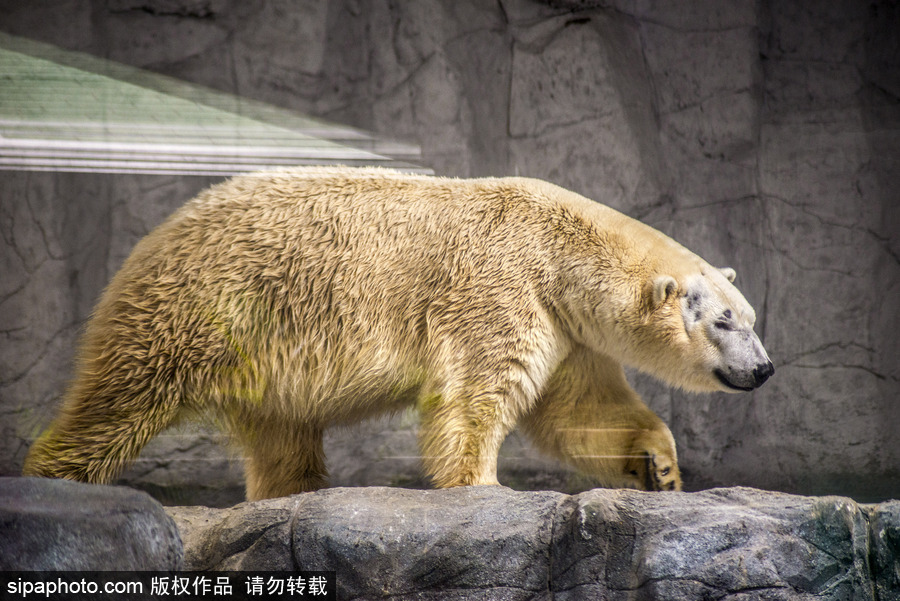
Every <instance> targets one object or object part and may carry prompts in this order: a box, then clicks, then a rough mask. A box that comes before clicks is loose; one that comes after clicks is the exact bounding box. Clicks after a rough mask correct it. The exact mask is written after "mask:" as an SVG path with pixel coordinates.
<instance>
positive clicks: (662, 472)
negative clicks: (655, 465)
mask: <svg viewBox="0 0 900 601" xmlns="http://www.w3.org/2000/svg"><path fill="white" fill-rule="evenodd" d="M670 471H671V470H670V469H669V468H667V467H664V468H663V469H661V470H659V475H660V476H668V475H669V472H670Z"/></svg>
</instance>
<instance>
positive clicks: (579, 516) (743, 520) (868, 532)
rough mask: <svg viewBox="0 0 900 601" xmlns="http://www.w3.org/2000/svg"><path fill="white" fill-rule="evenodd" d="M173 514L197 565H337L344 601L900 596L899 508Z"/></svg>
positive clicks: (305, 509) (424, 505)
mask: <svg viewBox="0 0 900 601" xmlns="http://www.w3.org/2000/svg"><path fill="white" fill-rule="evenodd" d="M167 511H168V512H169V514H170V515H171V516H172V518H173V519H174V520H175V522H176V524H177V525H178V528H179V530H180V531H181V535H182V538H183V540H184V545H185V567H186V569H189V570H238V569H240V570H276V569H277V570H287V569H301V570H334V571H335V572H336V574H337V586H338V591H337V593H338V598H341V599H373V598H384V597H388V596H390V597H391V598H393V599H436V598H441V599H457V598H459V599H534V598H548V599H549V598H553V599H566V600H573V601H574V600H577V599H610V600H618V599H673V600H675V599H679V600H680V599H685V600H688V599H690V600H696V599H727V600H735V601H737V600H741V601H745V600H751V599H810V600H812V599H854V600H866V599H871V600H873V601H874V600H875V599H878V600H879V601H884V600H886V599H900V564H898V550H900V536H898V535H900V502H896V501H893V502H889V503H884V504H881V505H870V506H861V505H858V504H856V503H855V502H854V501H852V500H850V499H847V498H843V497H800V496H793V495H787V494H781V493H770V492H763V491H759V490H754V489H748V488H729V489H715V490H710V491H705V492H701V493H641V492H634V491H622V490H594V491H589V492H585V493H582V494H579V495H565V494H561V493H555V492H517V491H513V490H511V489H508V488H503V487H471V488H457V489H449V490H405V489H394V488H355V489H354V488H333V489H327V490H323V491H319V492H316V493H308V494H303V495H296V496H293V497H288V498H283V499H273V500H268V501H260V502H256V503H244V504H240V505H237V506H235V507H232V508H230V509H207V508H202V507H169V508H167ZM876 591H877V597H876Z"/></svg>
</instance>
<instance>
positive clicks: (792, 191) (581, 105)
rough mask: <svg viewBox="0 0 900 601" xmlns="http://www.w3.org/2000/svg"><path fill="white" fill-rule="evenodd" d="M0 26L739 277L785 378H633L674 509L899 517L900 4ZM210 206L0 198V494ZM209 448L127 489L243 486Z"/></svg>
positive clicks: (157, 451)
mask: <svg viewBox="0 0 900 601" xmlns="http://www.w3.org/2000/svg"><path fill="white" fill-rule="evenodd" d="M0 29H3V30H5V31H7V32H10V33H14V34H18V35H25V36H29V37H33V38H37V39H40V40H42V41H48V42H52V43H55V44H58V45H60V46H63V47H66V48H71V49H77V50H83V51H89V52H91V53H93V54H96V55H99V56H103V57H107V58H111V59H114V60H118V61H122V62H125V63H128V64H132V65H136V66H141V67H146V68H149V69H153V70H156V71H160V72H163V73H166V74H169V75H174V76H177V77H180V78H183V79H186V80H188V81H193V82H197V83H202V84H205V85H210V86H213V87H217V88H219V89H223V90H225V91H228V92H235V93H238V94H242V95H246V96H249V97H253V98H257V99H260V100H264V101H268V102H271V103H274V104H278V105H281V106H285V107H289V108H295V109H297V110H300V111H304V112H308V113H310V114H315V115H321V116H324V117H327V118H329V119H332V120H336V121H340V122H346V123H348V124H351V125H355V126H359V127H363V128H367V129H371V130H375V131H379V132H382V133H385V134H389V135H391V136H396V137H405V138H408V139H410V140H411V141H413V142H416V143H418V144H420V145H421V146H422V148H423V151H424V154H425V157H426V163H427V164H428V165H429V166H431V167H433V168H434V169H435V170H436V171H437V172H438V173H440V174H446V175H459V176H470V175H484V174H491V175H506V174H520V175H528V176H534V177H540V178H545V179H549V180H551V181H553V182H555V183H558V184H561V185H563V186H566V187H569V188H571V189H574V190H576V191H578V192H580V193H583V194H585V195H587V196H589V197H591V198H594V199H596V200H598V201H601V202H604V203H606V204H609V205H612V206H614V207H616V208H618V209H621V210H623V211H625V212H626V213H628V214H630V215H632V216H634V217H637V218H640V219H642V220H644V221H646V222H647V223H649V224H651V225H653V226H655V227H657V228H659V229H660V230H662V231H664V232H666V233H667V234H669V235H672V236H673V237H675V238H676V239H678V240H679V241H681V242H683V243H684V244H685V245H687V246H688V247H690V248H692V249H693V250H695V251H697V252H698V253H699V254H701V255H703V256H705V257H706V258H708V259H709V260H710V261H712V262H714V263H717V264H723V265H724V264H728V265H731V266H733V267H735V268H736V269H737V271H738V282H737V283H738V284H739V286H740V287H741V289H742V290H743V291H744V292H745V295H746V296H747V298H748V299H749V300H750V301H751V303H752V304H754V306H755V307H756V308H757V311H758V313H759V322H758V331H759V332H760V334H761V335H762V337H763V339H764V342H765V344H766V347H767V348H768V349H769V351H770V354H771V355H772V357H773V360H774V361H775V363H776V366H777V368H778V372H777V374H776V376H775V377H774V378H773V379H772V380H771V381H770V382H769V383H767V384H766V386H765V387H763V388H762V389H761V390H760V391H758V392H755V393H753V394H749V395H739V396H731V395H705V396H694V395H687V394H684V393H681V392H678V391H672V390H670V389H668V388H666V387H665V386H662V385H660V384H657V383H655V382H653V381H651V380H650V379H648V378H646V377H644V376H641V375H639V374H636V375H634V378H633V379H634V381H635V384H636V387H637V388H638V390H639V392H641V393H642V394H643V395H644V396H645V398H646V399H647V400H648V402H649V403H650V404H651V406H652V407H653V408H654V409H655V410H657V412H659V413H660V414H661V415H662V416H663V417H664V418H665V419H666V420H667V421H668V423H669V424H670V425H671V427H672V430H673V433H674V435H675V437H676V440H677V442H678V445H679V454H680V459H681V463H682V466H683V470H684V473H685V481H686V483H687V485H688V486H689V487H690V488H694V489H697V488H702V487H706V486H711V485H732V484H742V485H753V486H759V487H764V488H772V489H777V490H782V491H788V492H800V493H805V494H825V493H839V494H845V495H851V496H855V497H856V498H859V499H864V500H868V499H884V498H889V497H898V496H900V468H898V467H897V466H898V465H900V436H898V435H897V433H898V430H900V426H898V424H900V336H898V334H900V327H898V326H900V323H898V320H900V315H898V314H900V311H898V308H900V196H898V194H900V193H898V190H900V100H898V99H900V58H898V48H900V44H898V35H897V31H900V10H898V9H897V6H896V3H894V2H890V1H888V0H876V1H874V2H868V3H860V2H855V1H853V0H843V1H839V2H827V3H822V2H815V1H813V0H808V1H803V0H787V1H784V2H768V1H763V2H760V1H750V0H741V1H737V2H729V3H727V4H723V3H720V2H717V1H715V0H683V1H678V2H637V3H635V2H618V1H615V0H607V1H603V2H548V3H542V2H536V1H533V0H501V1H499V2H482V1H478V0H461V1H459V0H455V1H449V0H447V1H441V0H423V1H421V2H419V1H417V2H409V3H389V2H383V1H378V2H357V1H355V0H338V1H330V2H326V1H325V0H304V1H302V2H295V1H293V0H292V1H290V2H288V1H281V0H279V1H275V0H273V1H269V2H240V1H237V0H213V1H212V2H193V1H191V0H175V1H172V0H115V1H114V2H101V1H100V0H95V1H94V2H92V3H86V2H68V1H64V0H58V1H54V2H45V3H40V4H34V3H24V4H23V3H19V2H12V1H8V0H3V1H2V2H0ZM204 183H205V182H201V181H199V180H193V179H187V180H181V181H175V180H173V179H171V178H149V177H148V178H134V177H127V178H116V179H115V181H114V182H110V181H108V180H102V181H101V180H99V179H98V180H94V179H90V178H87V177H86V176H74V175H73V176H69V175H41V176H38V175H23V174H3V175H2V176H0V184H2V186H3V190H4V201H3V203H2V204H0V215H2V222H0V227H2V232H3V240H2V243H0V244H2V245H3V250H2V251H0V260H2V265H3V273H4V277H3V278H0V286H2V290H0V303H2V304H0V335H2V338H0V340H2V341H3V342H2V345H0V353H2V355H0V357H2V359H0V370H2V372H0V412H2V418H0V429H2V437H0V441H2V442H0V469H2V472H3V473H7V474H11V473H16V472H17V471H18V469H19V467H20V465H21V460H22V458H23V456H24V449H25V447H26V445H27V442H28V439H29V438H30V437H31V436H32V435H33V434H34V433H35V432H37V431H39V429H40V428H41V427H43V425H45V424H46V423H47V422H48V420H49V418H50V415H51V413H52V407H53V406H54V403H55V402H56V401H57V400H58V398H59V394H60V389H61V386H62V384H63V382H64V380H65V378H66V377H67V372H68V369H69V365H70V357H71V353H72V349H73V341H74V338H75V335H76V333H77V330H78V327H79V323H80V322H81V320H83V319H84V318H85V317H86V316H87V314H88V311H89V307H90V306H91V304H92V303H93V300H94V299H95V298H96V295H97V294H98V293H99V290H100V288H101V286H102V285H103V283H104V282H105V281H106V280H107V279H108V277H109V275H110V274H111V272H112V271H113V270H114V269H115V267H116V266H117V265H118V264H119V262H120V261H121V259H122V257H123V256H124V254H125V253H126V252H127V249H128V248H129V247H130V245H131V244H133V242H134V240H136V239H137V238H138V237H139V236H140V235H142V234H143V233H145V232H146V231H147V229H149V228H150V227H152V226H153V225H154V224H155V223H157V222H158V221H159V220H160V219H162V217H163V216H164V215H165V214H167V213H168V212H169V211H170V210H171V209H172V208H173V207H175V206H177V205H178V204H180V203H181V202H182V201H184V200H185V199H187V198H188V197H189V196H190V195H191V194H192V193H193V192H194V191H195V190H196V189H198V188H199V187H201V184H204ZM7 274H9V275H7ZM413 428H414V420H413V419H412V418H411V417H410V416H401V418H399V419H396V420H393V421H391V420H386V421H385V420H382V421H378V422H375V423H374V424H371V425H369V426H366V427H363V428H361V429H355V430H351V431H349V432H337V433H334V434H333V435H332V436H331V438H330V440H329V443H328V444H329V454H330V455H331V457H332V461H331V465H332V471H333V473H334V476H335V478H334V479H335V482H336V483H338V484H410V483H412V484H421V481H420V480H419V479H418V476H417V464H416V462H415V461H414V460H413V459H410V457H412V456H414V455H415V447H414V444H413V440H414V436H412V434H411V431H412V429H413ZM197 440H198V439H197V438H196V437H194V436H183V435H176V436H174V437H172V438H170V439H167V440H163V441H161V442H158V443H156V445H157V446H156V447H154V448H151V449H150V450H149V451H148V453H147V454H145V462H144V463H142V464H139V465H138V466H136V468H135V470H134V471H133V472H132V473H131V475H130V476H129V477H130V478H132V480H130V481H142V482H144V483H145V485H146V486H147V487H149V488H153V487H157V488H166V487H168V488H170V489H171V488H172V487H174V488H175V489H177V487H178V483H179V482H182V481H183V476H181V475H179V473H178V472H177V471H174V470H173V469H172V467H171V466H172V465H175V464H177V463H178V462H179V461H182V462H183V463H184V462H186V464H191V461H192V460H191V457H195V458H200V457H202V458H205V459H209V461H208V462H207V463H209V464H210V465H211V466H212V469H211V470H209V472H208V473H210V474H212V476H211V477H212V479H213V480H215V478H216V476H215V474H221V473H227V474H231V475H230V476H228V478H227V479H228V480H229V482H235V481H236V479H237V477H238V476H237V469H236V468H235V464H234V462H233V461H230V460H229V455H228V454H227V453H226V452H224V451H217V452H215V453H213V452H209V451H208V449H209V448H216V447H215V446H214V445H212V443H209V444H208V443H207V440H208V439H200V442H197ZM357 450H358V451H357ZM503 455H504V457H503V459H502V460H501V472H502V473H501V480H502V481H505V482H507V483H510V484H513V485H515V486H518V487H525V488H527V487H533V488H547V487H553V488H557V489H564V490H569V489H573V488H579V487H581V486H582V483H581V482H580V481H579V480H577V478H575V477H574V476H572V475H570V474H569V473H568V472H566V471H564V470H561V469H560V468H558V467H557V466H555V465H554V464H552V463H550V462H546V461H543V460H541V459H540V458H538V457H537V456H536V454H535V453H534V451H533V450H532V449H531V448H530V447H529V446H528V445H527V443H526V442H524V441H522V439H521V438H520V437H519V436H518V435H514V436H513V437H512V440H511V441H509V443H508V444H507V445H506V446H505V447H504V452H503ZM154 457H159V460H158V461H157V460H156V459H154ZM367 467H372V468H373V469H367ZM223 470H227V471H225V472H223ZM185 494H187V493H185ZM206 502H208V501H206Z"/></svg>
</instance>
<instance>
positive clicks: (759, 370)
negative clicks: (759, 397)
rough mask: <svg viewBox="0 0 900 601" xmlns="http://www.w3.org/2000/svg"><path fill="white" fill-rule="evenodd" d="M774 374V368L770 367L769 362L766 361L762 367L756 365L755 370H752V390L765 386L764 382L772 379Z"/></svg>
mask: <svg viewBox="0 0 900 601" xmlns="http://www.w3.org/2000/svg"><path fill="white" fill-rule="evenodd" d="M774 373H775V366H774V365H772V362H771V361H766V363H764V364H762V365H757V366H756V369H754V370H753V381H754V384H755V385H754V388H759V387H760V386H762V385H763V384H765V383H766V380H768V379H769V378H770V377H772V374H774Z"/></svg>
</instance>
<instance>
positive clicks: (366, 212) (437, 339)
mask: <svg viewBox="0 0 900 601" xmlns="http://www.w3.org/2000/svg"><path fill="white" fill-rule="evenodd" d="M733 279H734V272H733V271H732V270H729V269H724V270H720V269H716V268H713V267H712V266H710V265H709V264H708V263H706V262H705V261H704V260H702V259H701V258H699V257H698V256H696V255H695V254H693V253H691V252H690V251H688V250H687V249H685V248H684V247H682V246H680V245H678V244H677V243H675V242H674V241H673V240H671V239H670V238H668V237H666V236H665V235H663V234H662V233H660V232H659V231H657V230H655V229H653V228H651V227H649V226H646V225H644V224H642V223H640V222H638V221H635V220H633V219H631V218H629V217H627V216H625V215H623V214H621V213H619V212H616V211H614V210H612V209H610V208H608V207H605V206H603V205H601V204H598V203H595V202H592V201H590V200H588V199H586V198H584V197H582V196H579V195H577V194H575V193H573V192H570V191H567V190H565V189H562V188H559V187H557V186H554V185H552V184H549V183H546V182H543V181H539V180H533V179H525V178H497V179H494V178H485V179H472V180H465V179H448V178H440V177H431V176H422V175H412V174H402V173H398V172H394V171H390V170H384V169H373V168H368V169H353V168H295V169H287V170H276V171H270V172H264V173H257V174H252V175H245V176H239V177H236V178H233V179H231V180H229V181H226V182H224V183H221V184H219V185H216V186H213V187H212V188H210V189H208V190H206V191H205V192H202V193H201V194H200V195H199V196H198V197H196V198H195V199H194V200H192V201H191V202H189V203H188V204H186V205H185V206H184V207H182V208H181V209H180V210H178V211H176V212H175V213H174V214H173V215H172V216H171V217H170V218H169V219H168V220H166V221H165V222H164V223H163V224H162V225H160V226H159V227H157V228H156V229H155V230H153V231H152V232H151V233H149V234H148V235H147V236H146V237H145V238H144V239H143V240H141V241H140V242H139V243H138V244H137V246H136V247H135V249H134V250H133V252H132V253H131V255H130V256H129V258H128V259H127V260H126V261H125V263H124V265H123V266H122V268H121V270H120V271H119V272H118V273H117V274H116V276H115V277H114V278H113V279H112V281H111V283H110V284H109V286H108V288H107V289H106V290H105V292H104V293H103V295H102V297H101V299H100V301H99V303H98V305H97V307H96V309H95V312H94V315H93V316H92V318H91V319H90V321H89V322H88V324H87V326H86V331H85V334H84V337H83V340H82V344H81V349H80V355H79V360H78V365H77V369H76V375H75V378H74V380H73V382H72V384H71V386H70V388H69V389H68V391H67V394H66V398H65V400H64V405H63V407H62V410H61V412H60V414H59V416H58V417H57V418H56V420H55V421H54V422H53V423H52V424H51V426H50V428H49V429H48V430H47V431H46V432H45V433H44V434H43V435H42V436H41V437H40V438H39V439H38V440H37V441H36V443H35V444H34V445H33V447H32V449H31V451H30V453H29V455H28V457H27V459H26V464H25V470H24V473H25V474H26V475H40V476H50V477H63V478H70V479H75V480H83V481H90V482H109V481H110V480H111V479H113V478H114V477H115V476H116V475H117V474H118V473H119V472H120V470H121V469H122V467H123V466H124V465H125V464H126V463H127V462H128V461H129V460H131V459H133V458H134V457H135V456H137V454H138V453H139V452H140V450H141V449H142V447H143V446H144V445H145V444H146V442H147V441H148V440H149V439H150V438H151V437H153V436H155V435H156V434H158V433H159V432H160V431H161V430H162V429H164V428H165V427H167V426H169V425H171V424H173V423H174V422H176V421H177V420H178V419H180V418H181V417H183V416H186V415H193V414H197V413H204V412H211V413H212V414H214V415H215V416H216V417H217V418H218V421H220V422H221V423H223V424H224V426H225V427H226V428H227V429H228V430H229V431H230V432H231V434H232V435H233V437H234V439H235V440H236V441H237V442H238V443H239V444H240V446H242V447H243V450H244V452H245V454H246V461H247V463H246V482H247V496H248V498H249V499H262V498H268V497H275V496H283V495H287V494H291V493H297V492H302V491H308V490H315V489H317V488H320V487H322V486H325V485H326V482H327V476H326V468H325V459H324V456H323V450H322V434H323V431H324V430H325V429H326V428H328V427H330V426H337V425H342V424H349V423H353V422H357V421H359V420H361V419H363V418H366V417H368V416H372V415H376V414H380V413H385V412H391V411H398V410H401V409H403V408H405V407H408V406H415V407H416V408H417V409H418V410H419V412H420V413H421V427H420V442H421V451H422V462H423V465H424V469H425V471H426V472H427V474H428V475H429V476H430V477H431V479H432V481H433V482H434V484H435V485H436V486H438V487H449V486H460V485H476V484H496V483H497V453H498V450H499V447H500V444H501V443H502V442H503V440H504V438H505V437H506V436H507V434H508V433H509V432H510V431H511V430H512V429H513V428H514V427H515V426H516V425H517V424H521V425H522V427H523V429H524V431H525V432H526V433H527V434H528V435H530V436H531V437H532V438H533V439H534V440H535V442H536V444H537V445H538V447H540V448H542V449H544V450H546V451H547V452H549V453H552V454H554V455H556V456H557V457H560V458H562V459H563V460H564V461H567V462H569V463H570V464H572V465H573V466H574V467H576V468H579V469H582V470H584V471H586V472H587V473H588V474H590V475H593V476H595V477H596V478H597V479H598V480H599V481H600V482H601V483H607V484H608V485H612V486H632V487H635V488H645V489H677V488H679V487H680V479H679V476H678V466H677V459H676V456H675V446H674V441H673V440H672V435H671V433H670V432H669V430H668V428H666V426H665V424H663V423H662V421H661V420H660V419H659V418H658V417H657V416H656V415H654V414H653V413H652V411H650V410H649V409H648V408H647V407H646V405H644V403H643V402H642V401H641V400H640V398H639V397H638V396H637V394H636V393H635V392H634V391H633V390H632V389H631V387H630V386H629V385H628V383H627V382H626V380H625V376H624V374H623V369H622V366H623V365H630V366H634V367H636V368H638V369H640V370H644V371H646V372H648V373H650V374H653V375H654V376H656V377H658V378H660V379H662V380H664V381H665V382H668V383H670V384H671V385H674V386H678V387H682V388H684V389H687V390H692V391H715V390H724V391H727V392H732V391H738V390H751V389H753V388H756V387H757V386H760V385H761V384H762V383H763V382H764V381H765V380H766V379H767V378H768V377H769V376H770V375H771V374H772V372H773V367H772V363H771V361H769V358H768V356H767V355H766V351H765V350H764V348H763V346H762V344H761V343H760V340H759V339H758V337H757V336H756V334H754V332H753V325H754V320H755V315H754V311H753V309H752V308H751V307H750V305H749V304H748V303H747V301H746V300H745V299H744V297H743V296H742V295H741V294H740V292H738V290H737V289H736V288H735V287H734V286H733V285H732V280H733Z"/></svg>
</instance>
